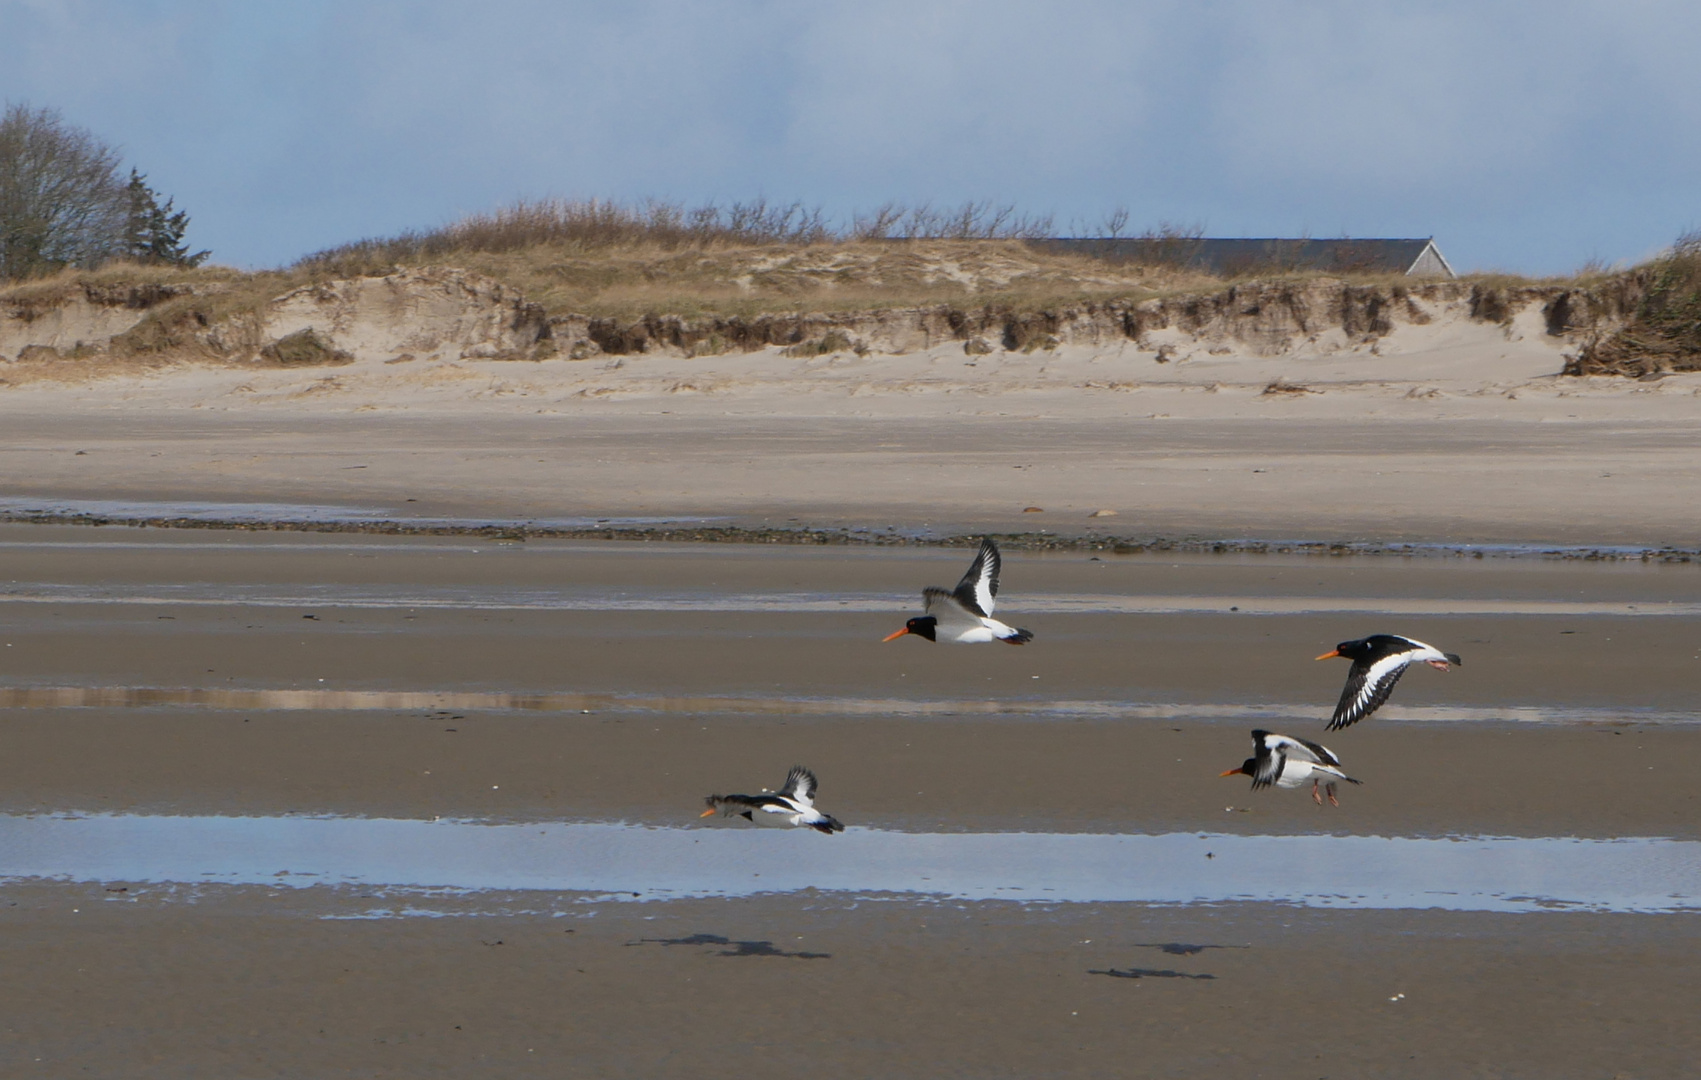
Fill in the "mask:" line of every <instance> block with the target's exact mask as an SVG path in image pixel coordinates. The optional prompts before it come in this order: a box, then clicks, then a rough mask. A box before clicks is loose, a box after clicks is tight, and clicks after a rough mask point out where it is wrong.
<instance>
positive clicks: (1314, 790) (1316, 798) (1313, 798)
mask: <svg viewBox="0 0 1701 1080" xmlns="http://www.w3.org/2000/svg"><path fill="white" fill-rule="evenodd" d="M1311 801H1312V802H1314V803H1316V804H1317V805H1318V806H1322V805H1323V796H1321V795H1319V794H1317V781H1315V780H1313V781H1312V782H1311Z"/></svg>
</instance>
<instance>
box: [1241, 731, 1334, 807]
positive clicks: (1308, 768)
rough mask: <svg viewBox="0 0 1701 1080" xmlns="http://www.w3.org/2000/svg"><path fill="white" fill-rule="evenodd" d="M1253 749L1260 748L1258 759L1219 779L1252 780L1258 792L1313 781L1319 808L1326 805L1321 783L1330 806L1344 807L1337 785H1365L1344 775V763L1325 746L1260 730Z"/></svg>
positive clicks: (1255, 735) (1253, 786) (1254, 739)
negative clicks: (1245, 777) (1321, 791)
mask: <svg viewBox="0 0 1701 1080" xmlns="http://www.w3.org/2000/svg"><path fill="white" fill-rule="evenodd" d="M1252 745H1253V746H1254V747H1255V748H1256V749H1255V756H1253V757H1249V758H1247V759H1246V760H1245V761H1243V762H1241V765H1240V768H1238V769H1225V770H1224V771H1223V772H1221V773H1219V774H1218V775H1219V776H1240V775H1242V774H1244V775H1246V776H1250V777H1252V789H1253V790H1254V791H1256V790H1258V789H1259V788H1262V787H1269V786H1270V785H1271V784H1275V785H1276V786H1277V787H1283V788H1296V787H1300V786H1301V785H1303V784H1304V783H1305V782H1306V781H1307V780H1309V781H1311V797H1312V798H1313V799H1315V800H1316V801H1317V805H1318V806H1322V805H1323V798H1322V796H1321V795H1319V794H1318V793H1317V785H1318V784H1319V783H1321V784H1322V785H1323V790H1324V791H1325V792H1327V793H1328V795H1329V805H1330V806H1339V805H1341V804H1340V803H1339V802H1337V801H1336V800H1335V783H1336V781H1339V780H1345V781H1346V782H1347V783H1349V784H1359V783H1363V781H1362V780H1354V779H1353V778H1352V777H1350V776H1348V775H1347V774H1346V773H1344V772H1342V771H1341V759H1340V758H1338V757H1336V756H1335V755H1334V752H1333V751H1331V750H1330V749H1329V748H1328V747H1327V746H1324V745H1322V744H1321V743H1314V742H1306V741H1305V740H1304V739H1295V738H1292V737H1290V736H1287V735H1277V734H1276V733H1275V732H1272V731H1263V730H1259V731H1254V732H1253V733H1252Z"/></svg>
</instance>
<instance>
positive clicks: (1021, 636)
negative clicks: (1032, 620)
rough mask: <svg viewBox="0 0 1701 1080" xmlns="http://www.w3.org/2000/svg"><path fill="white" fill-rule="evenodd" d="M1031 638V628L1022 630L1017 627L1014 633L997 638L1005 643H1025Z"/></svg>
mask: <svg viewBox="0 0 1701 1080" xmlns="http://www.w3.org/2000/svg"><path fill="white" fill-rule="evenodd" d="M1033 639H1034V635H1033V632H1032V631H1031V630H1023V629H1021V628H1019V627H1018V628H1017V630H1016V632H1015V633H1014V634H1011V635H1010V636H1009V637H1004V638H999V639H998V640H999V641H1002V642H1003V643H1004V644H1006V645H1026V644H1027V643H1028V642H1030V641H1032V640H1033Z"/></svg>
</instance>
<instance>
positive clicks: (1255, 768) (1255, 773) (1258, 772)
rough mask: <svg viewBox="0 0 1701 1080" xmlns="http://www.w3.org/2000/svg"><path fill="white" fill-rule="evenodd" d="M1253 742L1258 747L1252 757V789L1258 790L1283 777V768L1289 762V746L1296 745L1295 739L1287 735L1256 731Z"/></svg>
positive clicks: (1253, 734)
mask: <svg viewBox="0 0 1701 1080" xmlns="http://www.w3.org/2000/svg"><path fill="white" fill-rule="evenodd" d="M1252 742H1253V744H1254V745H1255V746H1256V747H1257V749H1256V751H1255V752H1254V756H1253V759H1252V760H1253V764H1252V789H1253V790H1254V791H1256V790H1257V789H1259V788H1264V787H1269V786H1270V785H1271V784H1273V783H1275V782H1276V781H1277V780H1279V779H1281V775H1282V770H1283V769H1284V768H1286V767H1287V763H1288V754H1287V752H1288V748H1289V747H1290V746H1293V745H1294V741H1293V740H1292V739H1290V738H1288V737H1287V736H1286V735H1274V734H1271V733H1270V732H1268V731H1254V732H1253V733H1252Z"/></svg>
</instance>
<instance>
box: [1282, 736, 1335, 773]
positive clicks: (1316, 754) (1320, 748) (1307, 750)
mask: <svg viewBox="0 0 1701 1080" xmlns="http://www.w3.org/2000/svg"><path fill="white" fill-rule="evenodd" d="M1276 738H1278V739H1280V738H1286V736H1284V735H1278V736H1276ZM1288 741H1289V742H1291V743H1293V744H1294V745H1296V746H1298V747H1300V748H1302V750H1303V753H1301V752H1299V751H1292V752H1291V753H1292V754H1293V756H1294V757H1303V758H1305V759H1306V760H1309V761H1314V762H1316V763H1317V764H1319V765H1333V766H1334V767H1335V768H1337V769H1338V768H1340V767H1341V759H1340V758H1338V757H1336V756H1335V752H1334V751H1333V750H1330V749H1329V748H1328V747H1327V746H1324V745H1323V744H1322V743H1314V742H1312V741H1311V740H1309V739H1288Z"/></svg>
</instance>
